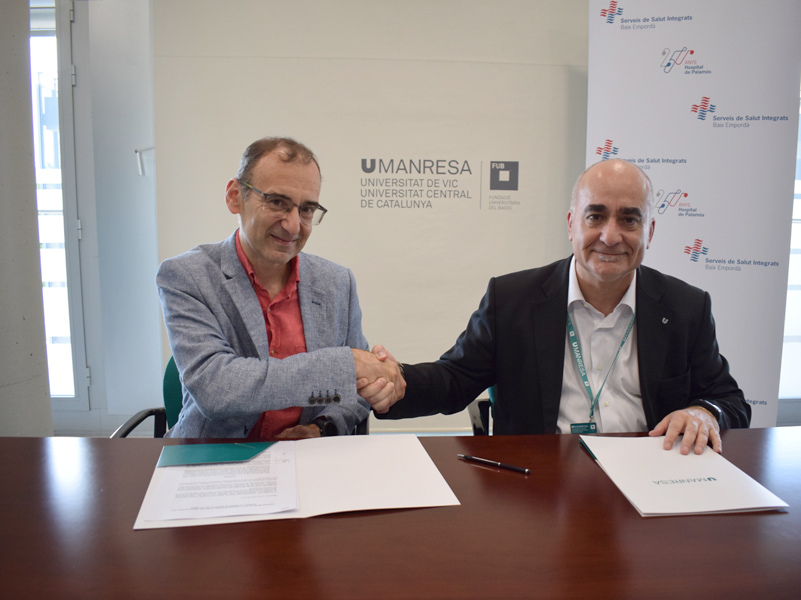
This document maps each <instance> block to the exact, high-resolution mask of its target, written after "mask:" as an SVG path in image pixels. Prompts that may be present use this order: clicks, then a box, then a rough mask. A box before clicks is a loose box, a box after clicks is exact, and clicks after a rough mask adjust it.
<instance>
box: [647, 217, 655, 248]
mask: <svg viewBox="0 0 801 600" xmlns="http://www.w3.org/2000/svg"><path fill="white" fill-rule="evenodd" d="M654 229H656V219H654V218H652V219H651V225H650V226H649V228H648V243H647V244H645V249H646V250H647V249H648V248H650V247H651V240H652V239H654Z"/></svg>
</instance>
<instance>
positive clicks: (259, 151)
mask: <svg viewBox="0 0 801 600" xmlns="http://www.w3.org/2000/svg"><path fill="white" fill-rule="evenodd" d="M272 153H275V154H276V155H277V156H278V157H279V158H280V159H281V160H282V161H283V162H295V161H300V162H302V163H303V164H305V165H307V164H309V163H310V162H314V164H315V165H317V170H318V171H319V170H320V163H318V162H317V157H316V156H315V155H314V152H312V151H311V150H309V149H308V148H307V147H306V146H304V145H303V144H301V143H300V142H298V141H295V140H293V139H292V138H287V137H266V138H262V139H260V140H256V141H255V142H253V143H252V144H251V145H250V146H248V147H247V148H246V149H245V152H244V153H243V154H242V158H241V159H240V160H239V169H238V170H237V172H236V178H237V179H238V180H239V181H244V182H247V183H250V174H251V173H252V171H253V167H254V166H255V165H256V163H257V162H259V160H260V159H261V158H262V157H264V156H266V155H268V154H272Z"/></svg>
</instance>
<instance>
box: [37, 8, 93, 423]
mask: <svg viewBox="0 0 801 600" xmlns="http://www.w3.org/2000/svg"><path fill="white" fill-rule="evenodd" d="M62 4H64V3H62ZM30 8H31V12H30V14H31V36H30V49H31V99H32V110H33V147H34V166H35V170H36V205H37V211H38V223H39V253H40V262H41V270H42V299H43V304H44V321H45V323H44V325H45V345H46V348H47V366H48V375H49V381H50V396H51V398H53V399H54V400H55V402H54V407H55V408H81V409H85V408H88V394H87V391H86V387H87V384H86V383H85V381H86V378H85V377H79V376H78V375H81V374H86V375H87V376H88V372H87V371H86V366H85V362H86V360H85V354H84V348H83V322H82V317H81V302H80V286H79V285H77V282H79V281H80V277H79V276H78V273H79V269H80V266H79V262H78V247H77V245H78V242H77V239H78V226H77V223H78V221H77V216H76V210H75V206H76V199H75V193H74V192H75V188H74V180H75V178H74V168H72V170H70V168H71V166H72V165H74V160H72V158H73V157H72V156H69V157H67V156H62V152H64V149H67V150H68V151H69V148H70V143H71V140H72V131H71V128H72V102H71V94H67V96H69V98H67V99H66V100H67V101H66V102H65V99H64V98H60V97H59V76H60V64H59V62H60V61H59V56H60V52H63V49H64V48H66V49H69V43H70V39H69V38H70V36H69V26H68V25H67V27H66V29H65V30H64V32H63V34H62V31H61V30H62V28H59V36H60V37H61V39H59V38H58V37H57V36H56V23H57V21H58V18H59V15H61V11H60V10H58V9H57V7H56V0H31V2H30ZM59 8H60V7H59ZM69 12H70V11H69V9H68V8H67V15H66V22H67V23H69ZM67 56H69V54H67ZM62 62H63V61H62ZM67 62H68V63H69V62H70V61H69V60H68V61H67ZM61 72H63V68H62V69H61ZM70 87H71V86H70V82H69V81H68V85H67V89H68V91H71V90H70ZM60 113H61V115H62V116H65V117H66V118H65V119H64V120H65V122H64V123H62V122H61V119H60V116H59V114H60ZM65 130H66V133H67V135H66V136H65V135H63V134H64V133H65ZM68 158H69V159H68ZM73 282H76V285H71V284H72V283H73ZM76 332H77V334H78V335H76Z"/></svg>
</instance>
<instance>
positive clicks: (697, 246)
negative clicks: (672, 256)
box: [684, 238, 709, 262]
mask: <svg viewBox="0 0 801 600" xmlns="http://www.w3.org/2000/svg"><path fill="white" fill-rule="evenodd" d="M684 254H689V255H690V260H691V261H692V262H698V259H699V258H701V255H704V256H705V255H707V254H709V248H707V247H706V246H704V240H699V239H698V238H696V239H695V242H693V245H692V246H684Z"/></svg>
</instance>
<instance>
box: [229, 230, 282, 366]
mask: <svg viewBox="0 0 801 600" xmlns="http://www.w3.org/2000/svg"><path fill="white" fill-rule="evenodd" d="M234 235H236V233H234ZM234 235H232V236H230V237H229V238H228V239H227V240H225V241H224V242H223V249H222V256H221V257H220V261H221V263H222V264H221V265H220V268H221V269H222V272H223V274H224V275H225V277H226V280H225V282H223V287H224V288H225V290H226V291H227V292H228V295H229V296H230V297H231V300H232V301H233V303H234V305H235V306H236V309H237V310H238V311H239V314H240V316H241V317H242V321H243V322H244V323H245V328H246V329H247V332H248V334H249V335H250V339H251V340H252V341H253V344H254V345H255V346H256V350H257V351H258V353H259V356H260V357H263V358H266V357H268V356H269V355H270V343H269V340H268V339H267V329H266V327H265V324H264V314H263V313H262V312H261V306H260V305H259V300H258V298H257V297H256V292H255V291H254V290H253V285H252V284H251V283H250V278H249V277H248V274H247V272H246V271H245V268H244V267H243V266H242V263H241V262H239V257H238V256H237V254H236V241H235V240H234Z"/></svg>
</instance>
